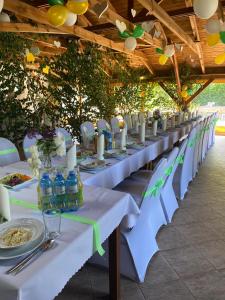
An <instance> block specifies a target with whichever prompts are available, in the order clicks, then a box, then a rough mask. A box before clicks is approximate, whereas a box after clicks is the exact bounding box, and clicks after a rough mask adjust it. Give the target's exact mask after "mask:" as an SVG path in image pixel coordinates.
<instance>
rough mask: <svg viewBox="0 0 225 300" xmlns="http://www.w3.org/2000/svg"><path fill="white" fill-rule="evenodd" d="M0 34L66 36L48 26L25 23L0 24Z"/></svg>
mask: <svg viewBox="0 0 225 300" xmlns="http://www.w3.org/2000/svg"><path fill="white" fill-rule="evenodd" d="M0 32H20V33H21V32H27V33H28V32H30V33H48V34H66V33H63V32H62V31H60V30H58V29H56V28H52V27H50V26H48V25H41V24H37V25H35V26H33V25H31V24H26V23H1V25H0Z"/></svg>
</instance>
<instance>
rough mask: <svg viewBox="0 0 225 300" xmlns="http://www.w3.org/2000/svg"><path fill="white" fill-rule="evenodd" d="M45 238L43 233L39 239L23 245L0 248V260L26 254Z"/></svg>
mask: <svg viewBox="0 0 225 300" xmlns="http://www.w3.org/2000/svg"><path fill="white" fill-rule="evenodd" d="M44 240H45V233H43V234H42V235H41V236H40V238H39V239H37V240H36V241H34V242H31V243H29V244H28V245H25V246H23V247H17V248H15V249H0V260H7V259H14V258H17V257H20V256H23V255H27V254H29V253H30V252H32V251H34V250H35V249H36V248H38V247H39V246H40V245H41V244H42V243H43V242H44Z"/></svg>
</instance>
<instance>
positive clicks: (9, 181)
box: [0, 173, 32, 189]
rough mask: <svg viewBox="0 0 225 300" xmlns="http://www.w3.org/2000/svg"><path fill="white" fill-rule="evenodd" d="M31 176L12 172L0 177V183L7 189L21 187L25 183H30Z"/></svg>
mask: <svg viewBox="0 0 225 300" xmlns="http://www.w3.org/2000/svg"><path fill="white" fill-rule="evenodd" d="M31 180H32V177H30V176H28V175H25V174H21V173H12V174H8V175H6V176H4V177H2V178H0V184H3V185H4V186H5V187H7V188H9V189H15V188H21V187H22V186H24V185H25V184H28V183H30V182H31Z"/></svg>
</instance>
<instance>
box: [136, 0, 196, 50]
mask: <svg viewBox="0 0 225 300" xmlns="http://www.w3.org/2000/svg"><path fill="white" fill-rule="evenodd" d="M138 2H140V3H141V4H142V6H143V7H145V8H146V9H147V10H148V11H149V12H150V13H151V14H152V15H154V16H155V17H156V18H157V19H158V20H159V21H160V22H161V23H162V24H164V25H165V26H166V27H167V28H168V29H169V30H170V31H171V32H173V33H174V34H175V35H176V36H177V37H178V38H179V39H180V40H181V41H183V42H184V43H185V44H186V45H187V46H188V47H189V48H190V49H191V50H192V51H193V52H194V53H197V48H196V46H195V44H194V42H193V41H192V39H191V38H190V37H189V36H188V35H187V34H186V33H185V32H184V31H183V29H182V28H181V27H180V26H179V25H177V23H176V22H175V21H174V20H173V19H172V18H171V17H170V16H169V15H168V14H167V12H166V11H165V10H164V9H162V7H160V6H159V5H158V4H157V3H156V2H155V1H154V0H138Z"/></svg>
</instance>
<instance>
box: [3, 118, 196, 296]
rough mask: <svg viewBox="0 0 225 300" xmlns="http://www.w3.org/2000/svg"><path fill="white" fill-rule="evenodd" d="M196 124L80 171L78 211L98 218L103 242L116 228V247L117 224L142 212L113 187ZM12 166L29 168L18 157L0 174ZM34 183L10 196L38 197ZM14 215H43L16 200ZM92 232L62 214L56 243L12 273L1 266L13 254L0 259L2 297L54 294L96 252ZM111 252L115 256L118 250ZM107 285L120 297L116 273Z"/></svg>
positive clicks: (12, 169) (13, 169)
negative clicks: (96, 167)
mask: <svg viewBox="0 0 225 300" xmlns="http://www.w3.org/2000/svg"><path fill="white" fill-rule="evenodd" d="M194 124H195V122H188V123H186V124H184V125H182V126H180V127H179V128H174V129H171V130H168V131H167V133H165V134H163V135H161V137H160V138H159V139H156V140H154V141H147V142H146V144H145V147H144V148H143V149H141V150H134V149H129V150H128V154H129V155H128V156H127V157H126V158H124V159H123V160H121V161H118V160H115V159H107V162H109V163H110V165H108V166H107V167H106V168H105V169H104V170H102V171H100V172H98V173H96V174H88V173H84V172H82V173H81V174H82V181H83V183H84V184H85V186H84V195H85V205H84V207H82V208H81V209H80V210H79V211H78V212H76V214H78V215H81V216H85V217H86V218H90V219H92V220H95V221H96V222H97V223H98V224H99V227H100V233H101V242H103V241H104V240H105V239H107V238H108V237H109V236H110V234H112V232H114V237H113V238H112V241H113V243H112V246H113V248H114V250H115V249H116V248H117V247H118V240H117V237H118V229H117V230H116V228H118V226H119V224H120V223H121V221H122V220H123V219H124V218H125V217H126V216H128V217H129V216H132V217H133V216H136V217H137V216H138V214H139V213H140V211H139V208H138V207H137V205H136V203H135V202H134V200H133V198H132V197H131V196H130V195H129V194H126V193H121V192H116V191H112V190H111V189H112V188H113V187H115V186H116V185H117V184H118V183H120V182H121V181H123V180H124V179H125V178H126V177H127V176H129V175H130V174H131V173H132V172H134V171H137V170H138V169H139V168H140V167H142V166H144V165H145V164H146V163H148V162H149V161H151V160H154V159H155V158H157V157H158V156H159V155H160V154H162V153H163V152H164V151H166V150H168V149H170V148H171V147H172V146H173V145H174V144H175V143H176V142H177V141H178V140H179V139H180V138H182V137H183V136H184V135H186V134H188V133H189V131H190V130H191V128H192V127H193V125H194ZM16 171H22V172H24V173H25V174H30V170H29V168H28V165H27V163H26V162H18V163H14V164H12V165H9V166H7V167H2V168H1V169H0V176H3V175H5V174H7V173H11V172H16ZM36 184H37V183H33V184H32V185H30V186H27V187H26V188H23V189H21V190H18V191H13V192H11V197H12V198H16V199H21V200H23V201H25V202H26V201H27V202H31V203H37V193H36ZM12 217H13V218H19V217H34V218H37V219H42V215H41V213H40V212H39V211H35V210H31V209H28V208H24V207H21V206H16V205H12ZM93 238H94V237H93V228H92V226H90V225H84V224H81V223H78V222H74V221H71V220H67V219H64V218H62V235H61V236H60V237H59V238H58V239H57V247H55V248H53V249H51V250H49V251H47V252H46V253H44V254H43V255H42V256H41V257H40V258H38V260H36V261H34V262H33V263H32V264H31V265H30V266H29V267H27V268H26V269H25V270H24V271H23V272H21V273H20V274H18V275H17V276H16V277H14V276H10V275H6V274H5V271H6V270H7V269H8V268H10V267H11V266H12V265H14V264H15V263H16V261H17V260H13V261H12V260H11V261H0V291H1V296H0V299H4V300H14V299H15V300H30V299H32V300H40V299H43V300H48V299H49V300H50V299H53V298H54V297H55V296H56V295H58V293H59V292H60V291H61V290H62V288H63V287H64V286H65V284H66V283H67V281H68V280H69V279H70V278H71V277H72V276H73V275H74V274H75V273H76V272H77V271H78V270H79V269H80V268H81V267H82V266H83V265H84V263H85V262H86V261H87V260H88V259H89V258H90V257H91V256H92V255H93V253H94V252H95V250H96V249H95V248H94V247H93V245H94V244H93ZM113 244H114V245H113ZM114 254H115V255H116V256H117V258H118V253H117V254H116V252H115V253H114ZM112 255H113V254H111V258H112ZM113 264H115V266H114V265H112V266H111V270H112V273H115V274H116V273H117V272H118V265H117V264H118V260H116V259H114V261H113ZM115 277H116V276H115ZM110 287H111V290H110V291H111V293H112V294H111V299H119V296H118V295H119V294H118V293H119V292H118V291H119V289H118V277H116V278H114V282H111V286H110ZM115 287H116V289H115Z"/></svg>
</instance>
